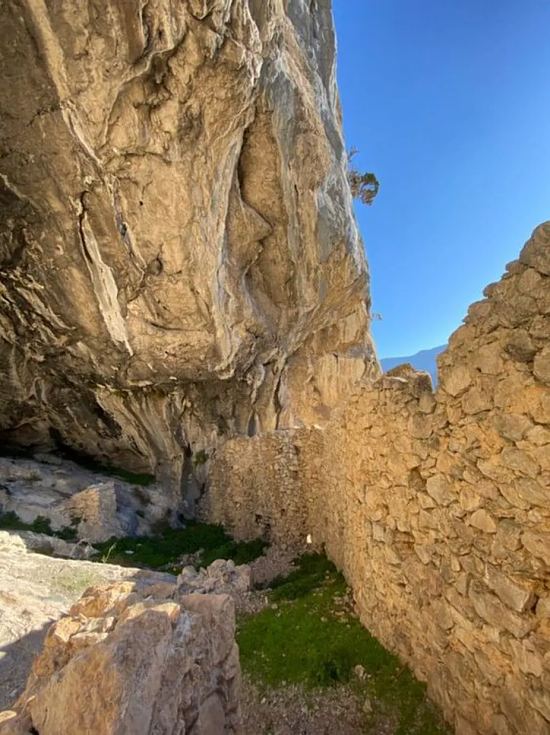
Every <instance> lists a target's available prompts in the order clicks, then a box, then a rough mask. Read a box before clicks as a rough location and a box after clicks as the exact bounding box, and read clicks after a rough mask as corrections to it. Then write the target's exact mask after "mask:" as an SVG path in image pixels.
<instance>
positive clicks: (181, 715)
mask: <svg viewBox="0 0 550 735" xmlns="http://www.w3.org/2000/svg"><path fill="white" fill-rule="evenodd" d="M234 635H235V615H234V605H233V602H232V600H231V598H230V597H229V596H227V595H204V594H192V595H178V593H177V589H176V587H175V586H174V585H170V584H158V585H156V586H155V585H153V586H149V587H143V586H141V587H138V585H136V584H135V583H133V582H120V583H118V584H115V585H111V586H108V587H100V588H95V589H90V590H88V591H87V592H86V593H85V594H84V596H83V597H82V598H81V599H80V600H79V601H78V602H77V603H76V604H75V605H73V607H72V608H71V610H70V612H69V615H68V616H67V617H65V618H62V619H61V620H60V621H59V622H58V623H56V624H55V625H53V626H52V627H51V628H50V630H49V631H48V634H47V636H46V640H45V644H44V650H43V651H42V653H41V654H40V656H38V658H37V659H36V660H35V662H34V664H33V670H32V674H31V677H30V678H29V681H28V683H27V688H26V689H25V691H24V693H23V694H22V695H21V697H20V698H19V700H18V702H17V704H16V706H15V710H13V711H11V712H4V713H1V714H0V732H1V733H3V735H24V734H25V735H26V734H27V733H31V732H39V733H41V735H75V733H94V735H111V734H112V733H114V732H116V733H119V734H120V735H150V734H151V733H159V734H160V733H162V734H163V735H183V733H185V734H186V735H218V734H219V735H222V733H225V734H226V735H231V733H236V732H237V729H238V725H239V706H238V690H239V682H240V669H239V655H238V649H237V645H236V643H235V639H234Z"/></svg>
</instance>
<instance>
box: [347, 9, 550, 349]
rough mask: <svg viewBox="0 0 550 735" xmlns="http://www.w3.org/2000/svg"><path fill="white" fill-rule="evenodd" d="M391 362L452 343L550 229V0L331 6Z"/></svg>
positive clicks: (378, 327) (376, 297) (381, 341)
mask: <svg viewBox="0 0 550 735" xmlns="http://www.w3.org/2000/svg"><path fill="white" fill-rule="evenodd" d="M333 5H334V14H335V20H336V28H337V34H338V45H339V49H338V63H339V66H338V77H339V84H340V94H341V98H342V105H343V111H344V127H345V133H346V141H347V145H348V147H352V146H354V147H356V148H358V149H359V150H360V153H359V154H358V155H357V157H356V159H355V161H356V164H357V167H358V168H360V169H362V170H370V171H374V172H375V173H376V175H377V176H378V178H379V179H380V182H381V189H380V193H379V195H378V197H377V199H376V200H375V202H374V204H373V205H372V207H364V206H362V205H358V206H357V214H358V219H359V224H360V227H361V232H362V234H363V238H364V241H365V247H366V251H367V257H368V260H369V264H370V270H371V277H372V284H371V287H372V297H373V311H374V312H379V313H380V314H381V315H382V320H381V321H375V322H374V324H373V331H374V336H375V340H376V344H377V347H378V352H379V355H380V356H381V357H386V356H393V355H409V354H412V353H414V352H416V351H417V350H420V349H425V348H429V347H433V346H435V345H438V344H441V343H443V342H445V341H446V340H447V338H448V336H449V335H450V334H451V332H453V331H454V330H455V329H456V328H457V327H458V326H459V325H460V323H461V320H462V319H463V317H464V315H465V313H466V310H467V307H468V305H469V304H470V303H471V302H473V301H476V300H478V299H480V298H481V297H482V295H481V292H482V290H483V288H484V287H485V285H487V284H488V283H490V282H492V281H495V280H498V279H499V278H500V276H501V274H502V272H503V271H504V266H505V265H506V263H508V262H509V261H510V260H514V259H515V258H517V256H518V254H519V251H520V249H521V247H522V245H523V243H524V242H525V240H526V239H527V238H528V237H529V235H530V233H531V231H532V230H533V228H534V227H535V226H536V225H537V224H539V223H540V222H542V221H544V220H546V219H550V42H549V40H548V29H549V28H550V2H548V0H522V2H521V3H519V2H517V1H516V2H512V0H334V2H333Z"/></svg>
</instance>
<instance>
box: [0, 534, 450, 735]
mask: <svg viewBox="0 0 550 735" xmlns="http://www.w3.org/2000/svg"><path fill="white" fill-rule="evenodd" d="M227 538H228V537H226V536H225V534H224V533H223V531H222V530H221V529H219V528H217V527H210V526H201V525H200V524H199V525H192V526H190V527H189V528H188V529H187V530H185V531H181V530H179V531H174V530H167V531H166V533H165V536H159V537H157V538H155V539H122V540H120V541H118V542H116V543H115V542H113V543H112V544H105V545H104V546H103V547H101V548H102V549H103V551H101V552H100V553H99V555H98V550H97V549H96V548H95V547H92V546H89V547H88V550H87V552H86V553H88V554H90V553H95V554H96V560H95V561H87V560H82V559H75V558H71V559H61V558H54V557H52V556H51V554H52V553H59V551H60V550H61V553H63V554H65V555H67V556H73V557H74V555H75V554H76V553H77V551H78V549H79V548H81V545H79V544H75V543H73V542H68V541H64V540H61V539H57V538H55V537H52V536H46V535H44V534H37V533H31V532H28V531H13V530H12V531H0V606H1V607H2V616H1V617H0V710H1V709H8V708H10V706H13V703H14V701H15V699H16V698H17V697H18V696H19V695H20V694H21V692H22V691H23V689H24V688H25V682H26V680H27V677H28V674H29V671H30V667H31V664H32V661H33V659H34V658H35V656H36V655H37V654H38V653H39V652H40V651H41V650H42V647H43V645H44V638H45V634H46V631H47V630H48V628H49V627H50V625H51V623H52V622H53V621H56V620H58V619H59V618H60V617H62V616H64V615H66V614H67V612H68V611H69V609H70V608H71V605H73V604H74V602H75V601H76V600H77V599H79V598H80V596H81V595H82V593H83V592H84V590H86V589H87V588H89V587H92V586H93V587H97V586H98V585H103V584H106V583H112V582H120V581H123V580H131V581H134V582H137V583H138V585H139V586H140V587H141V588H143V587H144V586H145V585H150V584H156V583H159V582H163V583H166V582H170V583H171V584H172V585H173V584H174V583H175V582H176V577H175V576H174V575H173V574H168V573H167V572H166V571H163V570H166V569H171V570H173V571H177V572H179V573H178V576H177V586H178V590H179V592H180V593H181V594H194V593H196V592H200V593H208V592H213V593H216V594H229V595H230V596H231V597H232V598H233V600H234V603H235V608H236V611H237V621H238V629H237V641H238V644H239V647H240V658H241V667H242V674H243V675H242V687H241V714H242V725H243V730H242V732H243V735H325V734H326V735H329V733H330V734H331V733H335V732H338V733H339V735H359V734H360V733H366V734H368V735H397V733H399V735H441V734H442V733H445V732H446V730H445V728H444V727H443V725H442V724H441V721H440V720H439V717H438V715H437V713H436V712H435V711H434V710H433V709H432V708H431V705H429V704H428V703H427V702H426V698H425V694H424V690H423V688H422V686H421V685H420V684H419V683H418V682H416V680H414V678H413V677H412V675H411V674H410V673H409V672H408V670H406V669H404V667H402V666H401V664H400V663H399V662H398V661H397V659H395V658H394V657H393V656H391V655H390V654H388V653H387V652H386V651H385V650H384V649H383V648H382V647H381V646H380V644H378V642H377V641H376V640H375V639H373V638H372V637H371V636H370V635H369V634H368V632H367V631H365V630H364V629H363V628H362V626H361V625H360V624H359V622H358V621H357V619H356V617H355V615H354V611H353V601H352V599H351V597H350V594H349V591H348V589H347V586H346V585H345V582H344V580H343V579H342V577H341V576H340V575H339V574H338V573H337V572H336V570H335V569H334V567H333V566H332V564H330V562H328V561H327V560H326V559H325V558H324V557H322V556H320V555H309V556H307V555H306V556H302V557H300V558H299V559H298V560H295V559H294V556H295V554H293V552H291V551H289V550H280V549H277V548H275V547H268V548H264V546H263V545H261V544H250V543H248V544H238V543H236V542H233V541H228V540H227ZM58 544H61V545H62V546H60V547H59V548H58ZM201 544H202V546H201V548H198V547H199V545H201ZM220 544H221V545H220ZM107 547H108V548H107ZM36 550H38V551H42V552H44V551H45V552H46V553H47V554H50V555H44V553H35V552H36ZM182 550H183V551H184V552H186V553H181V552H182ZM169 552H170V553H171V555H172V556H171V558H170V554H169ZM222 553H225V554H226V555H232V556H233V557H234V558H236V559H241V560H242V559H245V558H246V559H248V561H249V564H246V565H236V564H235V563H234V562H232V561H223V560H221V559H217V560H214V561H213V562H212V563H210V564H209V566H208V567H206V568H205V567H204V566H202V567H201V564H202V562H203V561H204V560H208V559H209V558H211V556H216V555H217V554H222ZM254 556H256V558H253V557H254ZM113 561H121V562H122V565H120V564H116V563H112V562H113ZM129 563H131V564H135V566H132V567H130V566H127V565H128V564H129ZM147 567H152V568H147Z"/></svg>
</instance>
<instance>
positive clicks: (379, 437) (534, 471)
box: [205, 223, 550, 735]
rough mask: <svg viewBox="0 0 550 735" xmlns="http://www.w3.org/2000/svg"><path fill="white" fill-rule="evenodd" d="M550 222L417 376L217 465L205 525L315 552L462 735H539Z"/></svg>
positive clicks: (547, 497)
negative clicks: (435, 370)
mask: <svg viewBox="0 0 550 735" xmlns="http://www.w3.org/2000/svg"><path fill="white" fill-rule="evenodd" d="M549 276H550V223H546V224H545V225H542V226H541V227H539V228H538V229H537V230H535V232H534V234H533V236H532V238H531V239H530V240H529V242H528V243H527V245H526V246H525V248H524V249H523V251H522V253H521V256H520V258H519V260H518V261H516V262H513V263H511V264H510V265H509V266H508V267H507V271H506V274H505V275H504V276H503V278H502V280H501V281H500V282H499V283H498V284H494V285H491V286H489V287H488V288H487V289H486V291H485V295H486V298H485V299H484V300H483V301H480V302H478V303H476V304H473V305H472V306H471V307H470V309H469V312H468V316H467V318H466V319H465V323H464V325H463V326H461V327H460V329H458V331H457V332H455V334H454V335H453V336H452V338H451V340H450V344H449V348H448V350H447V351H446V352H445V353H444V354H443V355H442V356H441V358H440V362H439V370H440V376H439V377H440V385H439V387H438V389H437V391H436V392H435V393H433V392H432V389H431V383H430V381H429V378H428V376H427V375H426V374H423V373H415V372H414V371H413V370H412V368H410V367H401V368H398V369H396V370H395V371H393V372H392V373H391V374H388V375H385V376H383V377H382V378H380V379H378V380H377V381H375V382H374V383H371V384H369V385H365V386H364V387H362V388H361V390H359V391H358V392H356V393H355V394H354V395H353V396H352V397H351V398H350V400H349V401H348V403H347V405H346V406H345V407H344V408H343V409H342V411H341V413H340V415H339V416H338V417H336V418H334V419H333V420H332V422H330V424H329V425H328V426H326V427H325V428H311V429H300V430H297V431H290V432H277V433H274V434H272V435H270V436H265V437H255V438H253V439H249V440H247V439H244V438H238V439H234V440H232V441H230V442H228V443H227V444H226V445H225V446H224V447H223V448H222V449H221V450H219V451H218V453H217V456H216V458H215V460H214V461H213V465H212V472H211V478H212V479H211V491H210V496H209V501H208V502H209V505H208V508H205V512H207V513H209V514H210V516H211V517H212V518H215V519H216V520H220V521H223V522H225V523H228V524H229V525H230V526H231V527H232V528H233V529H234V530H235V531H236V533H237V534H238V535H240V536H244V537H246V536H253V535H255V534H257V533H258V531H262V532H263V533H266V534H269V535H270V536H271V537H272V538H274V539H276V540H284V541H285V542H286V543H297V544H303V543H304V542H305V541H306V537H307V536H308V535H310V537H311V541H312V543H313V545H314V546H315V547H321V546H325V548H326V550H327V552H328V554H329V556H330V557H332V558H333V559H334V561H335V562H336V563H337V564H338V565H339V566H340V568H341V569H342V570H343V571H344V573H345V574H346V577H347V579H348V581H349V583H350V584H351V586H352V587H353V590H354V593H355V597H356V600H357V604H358V609H359V611H360V614H361V617H362V620H363V621H364V623H365V624H366V625H367V626H368V627H369V628H370V629H371V630H372V631H373V632H374V633H375V634H376V635H377V636H378V637H379V638H380V639H381V640H382V641H383V642H384V643H385V644H386V645H387V646H389V647H390V648H391V649H393V650H394V651H396V652H398V653H399V655H400V656H401V657H402V658H403V659H404V660H405V661H407V662H408V663H409V664H410V665H411V666H412V668H413V669H414V671H415V672H416V674H417V675H418V676H419V677H420V678H422V679H424V680H426V681H427V683H428V688H429V692H430V695H431V696H432V697H433V699H434V700H435V701H437V702H438V703H439V704H440V705H441V706H442V708H443V710H444V712H445V715H446V717H447V718H448V720H449V722H451V723H452V724H453V725H454V727H455V730H456V733H458V735H474V734H476V735H493V734H494V735H512V734H516V735H519V734H520V733H527V732H529V733H533V734H535V733H536V734H537V735H547V734H548V733H549V732H550V579H549V571H550V427H549V423H550V388H549V386H550V340H549V337H550V288H549Z"/></svg>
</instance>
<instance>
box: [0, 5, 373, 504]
mask: <svg viewBox="0 0 550 735" xmlns="http://www.w3.org/2000/svg"><path fill="white" fill-rule="evenodd" d="M0 25H1V27H2V28H3V33H2V41H1V46H0V67H1V68H2V71H3V74H2V81H1V82H0V121H1V122H0V125H1V133H0V136H1V154H0V212H1V217H0V441H1V442H2V444H3V447H4V449H6V448H8V449H9V448H10V447H22V446H23V447H50V448H51V447H53V446H57V447H65V448H67V447H68V448H71V449H72V450H76V451H78V452H82V453H83V454H86V455H92V456H93V457H95V458H97V459H99V460H101V461H108V463H110V464H115V465H120V466H123V467H127V468H129V469H135V470H149V471H153V472H155V473H156V474H157V476H158V477H159V479H161V480H163V481H164V482H165V483H166V485H167V487H169V488H171V490H172V491H173V492H174V493H175V494H176V495H177V494H178V493H179V491H180V487H181V484H182V482H184V483H185V481H186V477H187V475H188V474H189V466H190V462H191V457H192V454H193V453H196V452H198V451H201V452H206V453H208V452H209V451H211V449H212V448H213V447H214V446H215V445H216V444H217V443H218V442H219V441H220V438H221V437H225V436H228V435H232V434H239V433H243V434H249V435H253V434H257V433H261V432H263V431H266V430H271V429H274V428H284V427H290V426H299V425H303V424H306V425H308V424H313V423H322V422H323V421H325V420H326V419H327V418H328V417H329V416H330V414H331V410H332V409H333V408H334V406H335V405H336V404H337V403H338V402H339V401H340V399H341V398H342V397H343V396H344V395H347V394H348V393H349V390H350V388H351V386H352V385H353V384H355V383H356V382H357V381H358V380H360V379H361V378H364V377H368V376H369V375H374V374H376V373H377V372H378V364H377V361H376V357H375V355H374V350H373V347H372V343H371V339H370V336H369V316H368V311H369V296H368V273H367V267H366V263H365V257H364V253H363V248H362V244H361V240H360V237H359V235H358V232H357V228H356V224H355V221H354V217H353V212H352V202H351V195H350V190H349V185H348V182H347V176H346V171H347V155H346V149H345V146H344V142H343V138H342V128H341V114H340V107H339V100H338V93H337V89H336V78H335V40H334V30H333V22H332V13H331V4H330V1H329V0H307V1H306V0H285V1H284V2H283V0H187V2H173V1H171V0H149V1H148V2H147V1H146V0H137V1H136V2H135V3H134V2H132V3H129V2H127V1H126V0H113V2H109V3H105V2H103V0H83V1H82V2H79V3H66V2H63V1H62V0H36V1H34V0H32V1H31V0H6V1H5V2H4V3H2V5H1V7H0ZM186 467H187V469H186ZM182 478H183V480H182Z"/></svg>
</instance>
